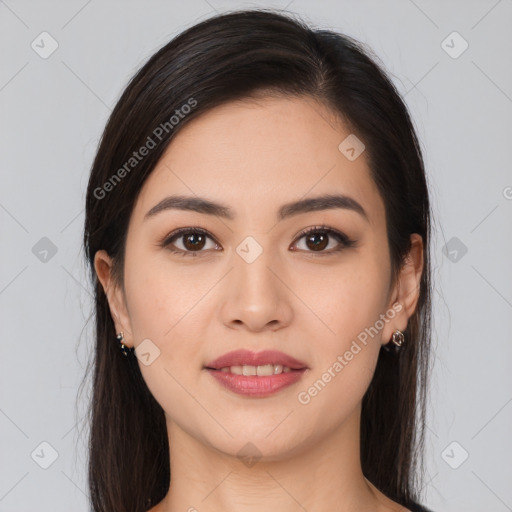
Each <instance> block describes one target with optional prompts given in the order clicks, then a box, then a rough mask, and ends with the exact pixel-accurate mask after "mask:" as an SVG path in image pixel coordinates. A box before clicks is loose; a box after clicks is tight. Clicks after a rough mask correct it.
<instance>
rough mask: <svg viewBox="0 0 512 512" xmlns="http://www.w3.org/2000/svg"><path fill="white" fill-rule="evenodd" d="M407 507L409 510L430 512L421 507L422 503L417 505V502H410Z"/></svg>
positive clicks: (412, 511)
mask: <svg viewBox="0 0 512 512" xmlns="http://www.w3.org/2000/svg"><path fill="white" fill-rule="evenodd" d="M407 508H408V509H409V510H410V511H411V512H432V511H431V510H430V509H428V508H425V507H423V506H422V505H419V504H418V503H410V504H409V505H408V506H407Z"/></svg>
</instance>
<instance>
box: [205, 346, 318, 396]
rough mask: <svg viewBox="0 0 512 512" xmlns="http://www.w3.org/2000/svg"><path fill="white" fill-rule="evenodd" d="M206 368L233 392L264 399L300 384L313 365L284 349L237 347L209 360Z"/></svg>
mask: <svg viewBox="0 0 512 512" xmlns="http://www.w3.org/2000/svg"><path fill="white" fill-rule="evenodd" d="M204 369H205V370H207V372H208V373H209V374H210V375H212V377H214V378H215V380H216V381H217V382H218V383H220V384H221V385H222V386H224V387H225V388H227V389H229V390H230V391H232V392H234V393H237V394H239V395H245V396H251V397H260V398H261V397H265V396H269V395H271V394H274V393H276V392H278V391H280V390H281V389H283V388H285V387H288V386H290V385H292V384H294V383H296V382H297V381H299V380H300V379H301V378H302V376H303V375H304V373H305V372H306V371H307V370H308V369H309V368H308V367H307V366H306V365H305V364H304V363H302V362H301V361H299V360H297V359H295V358H293V357H291V356H289V355H287V354H284V353H283V352H277V351H263V352H258V353H255V352H250V351H247V350H237V351H234V352H229V353H227V354H224V355H223V356H221V357H219V358H217V359H216V360H214V361H212V362H210V363H208V364H207V365H206V366H205V367H204Z"/></svg>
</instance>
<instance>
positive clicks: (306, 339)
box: [96, 98, 419, 459]
mask: <svg viewBox="0 0 512 512" xmlns="http://www.w3.org/2000/svg"><path fill="white" fill-rule="evenodd" d="M349 135H351V134H350V132H349V131H347V129H346V128H345V127H344V126H343V125H342V124H340V122H339V121H337V120H336V119H335V118H334V116H333V114H332V113H331V112H329V111H328V110H327V109H326V108H325V107H323V106H321V105H319V104H318V103H316V102H314V101H313V100H311V99H304V98H301V99H297V98H295V99H285V98H280V99H278V98H264V99H261V100H259V101H258V102H254V101H252V102H249V101H242V102H236V103H234V102H233V103H230V104H226V105H224V106H221V107H218V108H216V109H214V110H212V111H210V112H209V113H207V114H203V115H202V116H200V117H198V118H197V119H195V120H194V121H192V122H190V123H189V124H188V125H186V126H185V127H184V128H183V129H182V131H180V132H179V134H178V135H177V136H176V138H175V139H174V140H173V142H172V144H171V145H170V146H169V148H168V149H167V151H166V153H165V154H164V155H163V157H162V158H161V160H160V162H159V163H158V165H157V166H156V167H155V169H154V171H153V172H152V174H151V175H150V176H149V178H148V179H147V181H146V182H145V185H144V187H143V189H142V190H141V192H140V195H139V197H138V200H137V202H136V205H135V207H134V210H133V212H132V216H131V219H130V224H129V229H128V234H127V241H126V253H125V268H124V294H123V293H120V292H119V290H117V292H116V293H112V294H109V302H110V306H111V310H112V313H113V316H114V317H115V318H116V320H115V322H116V328H117V329H118V330H119V331H121V330H122V331H124V333H125V342H126V344H128V345H130V346H135V347H136V351H137V355H138V357H139V366H140V369H141V372H142V375H143V377H144V379H145V381H146V383H147V385H148V387H149V389H150V391H151V393H152V394H153V395H154V397H155V399H156V400H157V401H158V402H159V403H160V405H161V406H162V408H163V409H164V411H165V413H166V418H167V422H168V427H169V428H171V429H175V431H180V432H185V433H186V434H187V435H188V436H191V437H193V438H194V439H196V440H198V441H200V442H201V443H202V444H204V445H208V446H211V447H214V448H216V449H217V450H220V451H221V452H224V453H226V454H231V455H236V454H237V453H239V451H240V450H241V449H242V448H243V447H244V446H253V445H254V447H255V448H254V450H255V451H256V452H257V453H258V454H260V455H263V456H266V457H268V458H269V459H278V458H280V457H285V456H286V455H289V454H291V453H297V452H298V451H300V450H305V449H307V448H308V447H310V446H311V445H313V444H314V443H315V442H318V441H319V440H320V439H322V438H325V436H327V435H329V434H330V433H333V432H335V431H338V430H340V429H341V428H342V426H343V425H344V424H345V423H346V422H349V421H350V420H351V419H353V418H354V417H355V416H356V415H357V413H358V411H359V405H360V402H361V400H362V397H363V395H364V393H365V391H366V390H367V388H368V386H369V383H370V381H371V379H372V376H373V373H374V370H375V365H376V361H377V357H378V354H379V349H380V347H381V344H385V343H387V342H388V341H389V339H390V337H391V335H392V333H393V331H394V330H395V329H402V330H404V329H405V328H406V325H407V318H408V315H410V314H411V313H412V309H413V308H414V301H413V299H414V293H412V295H411V291H414V285H415V284H417V281H416V279H417V277H418V276H419V274H418V275H417V276H416V277H414V279H412V281H414V283H413V282H412V281H411V280H409V282H410V284H411V286H409V288H407V286H403V283H401V289H402V290H403V291H405V292H407V290H408V291H409V293H408V297H407V301H408V302H407V303H404V301H401V300H400V297H401V296H400V295H397V294H396V293H397V292H398V289H396V288H395V287H394V283H391V282H390V278H391V267H390V258H389V248H388V242H387V233H386V224H385V211H384V204H383V201H382V199H381V197H380V196H379V193H378V191H377V189H376V187H375V185H374V183H373V181H372V180H371V178H370V173H369V168H368V163H367V159H366V153H365V152H364V151H363V152H362V153H361V154H360V156H357V154H358V152H359V151H360V150H361V149H362V147H361V146H358V145H357V144H358V143H357V141H355V142H354V139H352V138H351V139H348V140H347V141H346V142H345V143H344V145H342V146H341V150H340V149H339V146H340V143H342V142H343V141H344V140H345V139H346V138H347V137H348V136H349ZM352 137H353V136H352ZM351 147H353V148H354V151H352V150H351V149H350V148H351ZM355 157H357V158H355ZM126 179H129V178H126ZM325 195H332V196H342V195H343V196H346V197H348V198H350V201H351V202H350V201H345V207H343V204H344V203H343V201H341V200H338V202H336V201H333V202H332V203H331V206H333V207H331V208H326V204H325V202H324V203H323V205H322V203H321V204H320V207H319V208H317V209H315V208H314V207H313V205H314V203H310V205H309V206H310V209H308V203H304V204H302V202H303V201H307V200H312V199H315V198H319V197H322V196H325ZM173 196H183V197H186V198H190V199H191V200H194V201H196V204H199V202H200V201H201V200H204V201H208V202H210V203H215V204H216V205H217V204H218V205H222V209H220V207H219V210H217V209H214V208H211V207H210V208H202V210H203V211H201V212H199V211H193V210H192V209H189V208H185V207H184V205H185V203H186V201H183V200H182V201H181V203H180V204H181V206H182V207H179V206H180V205H179V204H178V203H175V204H174V206H173V207H172V204H171V201H169V202H168V203H167V207H165V206H166V204H165V203H162V201H165V200H166V198H170V197H173ZM295 202H300V204H302V206H301V207H297V208H294V207H290V206H288V207H285V208H283V207H284V206H285V205H290V204H291V203H295ZM357 204H358V205H360V206H354V205H357ZM157 205H160V207H159V208H156V209H155V210H153V213H149V214H148V212H151V210H152V209H154V208H155V206H157ZM347 205H348V206H351V207H347ZM228 213H229V215H228ZM315 226H317V227H318V226H325V227H324V228H323V229H319V230H317V232H316V234H315V233H312V234H310V235H305V236H304V235H301V232H303V231H304V230H306V229H308V228H314V227H315ZM183 228H187V231H188V233H181V234H180V235H179V236H174V237H173V236H172V235H173V233H175V232H176V230H178V229H183ZM196 228H200V229H201V230H204V232H201V233H197V232H196V231H194V230H195V229H196ZM327 228H329V229H331V230H333V231H334V232H339V233H340V234H341V236H342V238H341V239H338V238H336V236H335V235H333V234H332V233H328V232H327V233H326V229H327ZM343 237H346V238H347V239H349V240H350V241H353V243H350V242H349V243H347V244H345V243H344V242H343ZM166 240H167V243H164V242H165V241H166ZM173 251H176V252H173ZM102 258H104V259H103V260H102ZM102 261H103V263H102ZM105 262H108V258H107V257H105V255H104V254H100V253H99V255H98V256H97V262H96V264H97V270H98V273H99V275H101V274H102V272H104V271H103V270H102V268H103V267H105ZM406 284H407V283H406ZM397 301H398V303H397ZM393 304H394V308H393ZM114 341H115V340H114ZM141 343H143V344H142V345H141ZM240 349H243V350H247V351H251V352H256V353H259V352H261V351H266V350H272V351H279V352H282V353H284V354H286V355H288V356H290V357H292V358H294V359H296V360H298V361H299V362H300V363H301V365H299V366H301V367H303V368H305V369H303V370H293V371H292V372H288V371H287V370H285V371H284V373H281V375H280V376H279V375H273V376H263V375H256V376H241V377H240V376H239V375H237V373H239V369H237V368H234V369H233V368H230V369H229V371H226V370H224V371H222V370H220V369H216V370H212V369H207V367H208V366H209V365H211V363H212V361H214V360H215V359H217V358H219V357H220V356H222V355H224V354H226V353H228V352H231V351H234V350H240ZM272 358H275V359H276V361H274V363H276V362H278V361H279V359H278V357H277V356H275V355H274V356H271V359H272ZM245 360H246V361H247V362H248V364H246V365H244V366H248V367H249V368H247V367H246V368H245V372H246V373H251V372H252V370H253V369H252V368H250V366H254V365H250V364H249V363H250V362H251V360H250V359H245ZM243 361H244V358H242V360H233V361H232V364H230V367H231V366H241V365H242V364H237V363H243ZM259 362H260V363H261V362H267V363H269V364H272V366H270V367H269V366H265V365H260V368H259V370H258V369H256V372H257V373H258V371H259V373H260V374H264V373H268V372H269V368H270V371H275V370H276V369H275V368H274V365H273V363H272V362H271V361H266V360H260V361H259ZM222 364H227V363H222ZM222 364H221V365H222ZM243 371H244V370H243V369H242V372H243ZM215 372H216V373H215ZM221 373H223V374H224V375H220V374H221ZM233 373H234V374H233ZM277 373H279V368H277ZM228 374H229V375H228ZM290 374H291V375H293V376H291V375H290ZM258 378H261V379H264V380H261V381H256V379H258ZM223 382H224V384H223ZM229 383H231V387H229ZM265 386H269V387H265ZM280 386H282V387H280ZM248 388H251V389H252V392H250V391H248ZM270 388H272V389H274V388H276V389H274V391H273V392H270V393H269V392H268V390H269V389H270ZM237 390H238V391H237ZM248 442H250V443H252V444H251V445H246V443H248Z"/></svg>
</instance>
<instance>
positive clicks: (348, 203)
mask: <svg viewBox="0 0 512 512" xmlns="http://www.w3.org/2000/svg"><path fill="white" fill-rule="evenodd" d="M335 208H342V209H345V210H351V211H354V212H356V213H358V214H359V215H361V216H362V217H363V218H364V219H365V220H366V221H367V222H369V218H368V215H367V213H366V211H365V210H364V208H363V207H362V206H361V204H360V203H358V202H357V201H356V200H355V199H353V198H352V197H349V196H346V195H343V194H337V195H331V194H327V195H322V196H319V197H312V198H309V199H300V200H298V201H293V202H291V203H286V204H284V205H282V206H281V207H280V208H279V210H278V212H277V219H278V221H281V220H284V219H286V218H289V217H292V216H293V215H298V214H300V213H307V212H314V211H320V210H332V209H335ZM166 210H187V211H193V212H197V213H202V214H205V215H215V216H218V217H222V218H224V219H228V220H234V219H235V214H234V212H233V210H232V209H231V208H230V207H229V206H226V205H224V204H220V203H216V202H214V201H211V200H209V199H205V198H202V197H193V196H181V195H174V196H169V197H166V198H164V199H162V200H161V201H160V202H159V203H158V204H156V205H155V206H153V208H151V210H149V211H148V212H147V213H146V215H145V216H144V220H146V219H148V218H150V217H153V216H155V215H157V214H158V213H160V212H163V211H166Z"/></svg>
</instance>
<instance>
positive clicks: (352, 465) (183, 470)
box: [151, 408, 390, 512]
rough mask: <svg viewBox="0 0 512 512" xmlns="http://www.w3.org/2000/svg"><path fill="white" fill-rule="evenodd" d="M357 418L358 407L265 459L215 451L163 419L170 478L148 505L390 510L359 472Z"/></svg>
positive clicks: (160, 511) (162, 508) (163, 510)
mask: <svg viewBox="0 0 512 512" xmlns="http://www.w3.org/2000/svg"><path fill="white" fill-rule="evenodd" d="M359 425H360V408H358V409H357V410H356V411H354V413H353V414H352V415H351V416H350V417H349V418H348V419H347V421H345V422H344V423H343V424H342V425H341V426H340V427H339V428H338V429H337V430H335V431H332V432H330V433H329V434H328V435H327V436H324V437H323V438H321V439H319V440H316V441H315V440H313V439H312V437H310V438H308V439H307V446H306V445H304V446H295V447H292V448H290V450H289V451H288V452H287V453H286V454H283V453H281V454H280V455H279V456H275V457H272V460H269V459H270V458H269V457H265V455H264V454H259V453H258V454H256V453H254V455H255V457H254V458H252V459H251V458H247V457H240V456H237V453H239V450H234V452H233V454H227V453H223V452H220V451H218V450H216V449H215V448H213V447H211V446H207V445H205V444H204V443H201V442H200V441H199V440H197V439H196V438H194V437H192V436H191V435H189V434H188V433H186V432H185V431H183V430H182V429H180V428H179V427H178V426H177V425H176V424H174V423H172V422H170V421H168V424H167V429H168V434H169V446H170V461H171V484H170V487H169V492H168V494H167V496H166V497H165V499H164V500H163V501H162V502H161V503H160V504H159V505H158V506H157V507H155V508H154V509H152V510H151V512H176V511H190V512H195V511H201V512H203V511H204V512H235V511H236V512H260V511H261V510H267V511H273V510H279V511H282V512H297V511H299V510H307V511H308V512H314V511H325V510H333V511H338V510H340V511H341V510H343V511H344V512H356V511H360V510H373V511H379V512H380V511H384V510H390V509H388V508H387V507H385V506H384V503H385V501H384V500H385V498H383V495H382V496H379V495H378V494H379V491H377V489H376V488H375V487H373V486H372V485H371V484H370V483H369V482H368V481H367V480H366V479H365V477H364V475H363V473H362V470H361V463H360V452H359ZM244 443H245V441H244V442H243V443H241V444H242V445H244ZM244 446H245V450H246V451H247V452H249V451H250V448H251V447H252V448H253V449H254V450H257V449H256V448H255V447H254V445H253V444H245V445H244Z"/></svg>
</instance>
